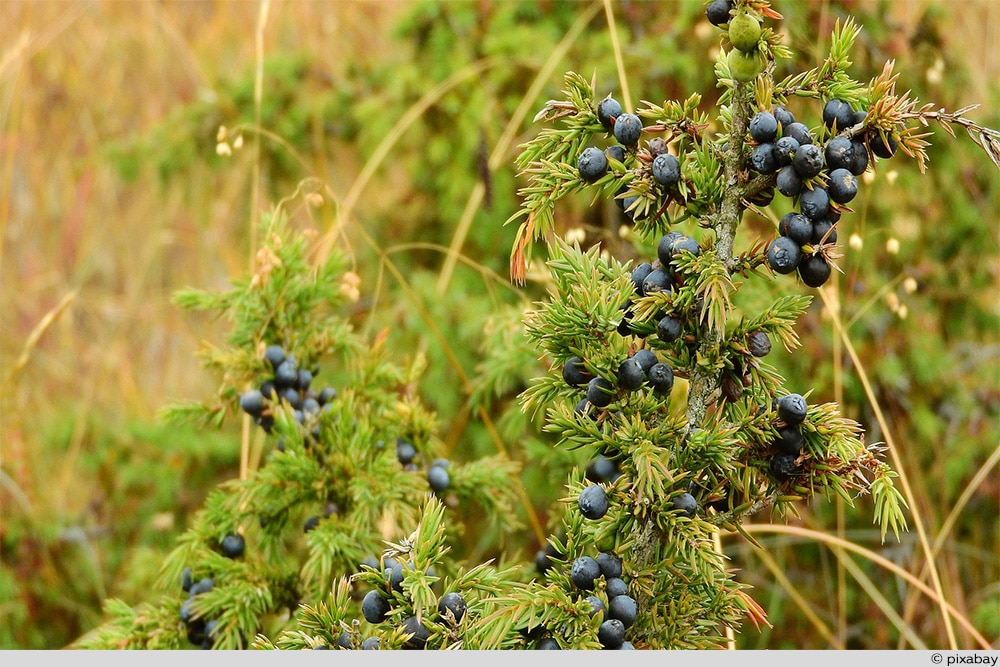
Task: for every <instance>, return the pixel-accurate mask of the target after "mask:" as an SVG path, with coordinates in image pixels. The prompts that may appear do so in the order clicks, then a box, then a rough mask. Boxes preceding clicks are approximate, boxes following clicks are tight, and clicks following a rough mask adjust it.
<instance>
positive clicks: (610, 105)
mask: <svg viewBox="0 0 1000 667" xmlns="http://www.w3.org/2000/svg"><path fill="white" fill-rule="evenodd" d="M621 114H622V105H621V103H620V102H618V100H616V99H615V98H613V97H605V98H604V99H603V100H601V101H600V102H598V103H597V120H599V121H600V122H601V125H603V126H604V129H605V130H607V131H608V132H610V131H611V128H612V127H613V125H614V121H613V119H615V118H618V116H620V115H621Z"/></svg>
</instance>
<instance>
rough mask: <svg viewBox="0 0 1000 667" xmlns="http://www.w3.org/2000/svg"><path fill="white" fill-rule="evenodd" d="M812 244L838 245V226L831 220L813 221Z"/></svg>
mask: <svg viewBox="0 0 1000 667" xmlns="http://www.w3.org/2000/svg"><path fill="white" fill-rule="evenodd" d="M812 242H813V243H823V244H829V243H836V242H837V225H836V223H834V222H833V221H832V220H830V219H829V218H821V219H819V220H813V231H812Z"/></svg>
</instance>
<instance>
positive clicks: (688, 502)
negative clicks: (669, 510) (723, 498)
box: [670, 492, 698, 519]
mask: <svg viewBox="0 0 1000 667" xmlns="http://www.w3.org/2000/svg"><path fill="white" fill-rule="evenodd" d="M670 502H671V505H673V508H674V509H675V510H677V511H679V512H682V513H683V514H684V516H686V517H688V518H689V519H690V518H694V515H695V514H696V513H697V511H698V501H697V500H695V497H694V496H692V495H691V494H690V493H687V492H684V493H681V494H678V495H677V496H674V499H673V500H672V501H670Z"/></svg>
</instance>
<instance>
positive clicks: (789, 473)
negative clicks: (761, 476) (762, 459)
mask: <svg viewBox="0 0 1000 667" xmlns="http://www.w3.org/2000/svg"><path fill="white" fill-rule="evenodd" d="M797 458H798V456H796V455H795V454H786V453H784V452H778V453H777V454H775V455H774V456H773V457H772V458H771V463H770V465H769V469H770V471H771V474H772V475H774V477H775V478H776V479H777V480H778V481H779V482H784V481H786V480H789V479H791V478H792V477H793V476H794V475H796V474H797V473H798V471H799V466H798V465H797V464H796V463H795V461H796V459H797Z"/></svg>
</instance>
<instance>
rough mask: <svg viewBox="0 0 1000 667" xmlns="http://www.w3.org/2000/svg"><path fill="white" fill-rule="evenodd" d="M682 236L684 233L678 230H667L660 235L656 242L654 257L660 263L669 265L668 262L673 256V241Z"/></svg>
mask: <svg viewBox="0 0 1000 667" xmlns="http://www.w3.org/2000/svg"><path fill="white" fill-rule="evenodd" d="M682 236H684V235H683V234H681V233H680V232H667V233H666V234H664V235H663V236H661V237H660V240H659V242H658V243H657V244H656V258H657V259H659V260H660V264H661V265H663V266H670V262H671V261H672V260H673V258H674V241H676V240H677V239H679V238H681V237H682Z"/></svg>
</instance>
